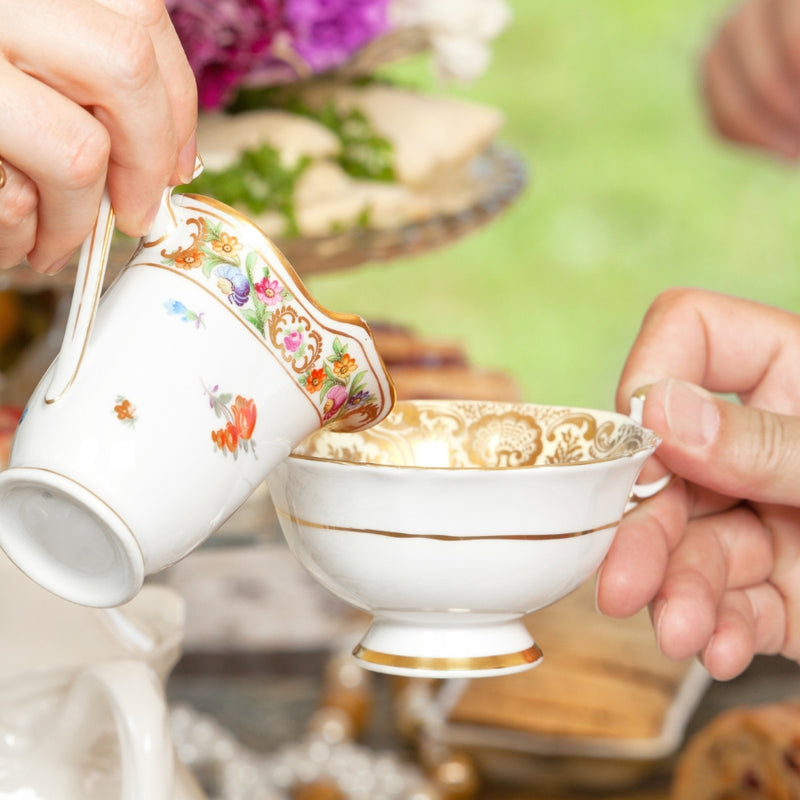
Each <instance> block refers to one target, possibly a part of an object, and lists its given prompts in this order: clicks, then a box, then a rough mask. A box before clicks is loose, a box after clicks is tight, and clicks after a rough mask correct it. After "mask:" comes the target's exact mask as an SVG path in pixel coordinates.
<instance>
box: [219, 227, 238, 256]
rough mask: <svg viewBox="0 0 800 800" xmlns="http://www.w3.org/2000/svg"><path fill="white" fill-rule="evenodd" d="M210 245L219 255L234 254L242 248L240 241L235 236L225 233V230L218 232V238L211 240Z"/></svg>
mask: <svg viewBox="0 0 800 800" xmlns="http://www.w3.org/2000/svg"><path fill="white" fill-rule="evenodd" d="M211 247H212V248H213V250H214V252H215V253H219V254H220V255H223V256H227V257H231V256H233V255H235V254H236V253H237V252H238V251H239V250H241V249H242V245H241V242H239V240H238V239H237V238H236V237H235V236H231V235H230V234H229V233H225V231H222V232H221V233H220V235H219V238H218V239H212V240H211Z"/></svg>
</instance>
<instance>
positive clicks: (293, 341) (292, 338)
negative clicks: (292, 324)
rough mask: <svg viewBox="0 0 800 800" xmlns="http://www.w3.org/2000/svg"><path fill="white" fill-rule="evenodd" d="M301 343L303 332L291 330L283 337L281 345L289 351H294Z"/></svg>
mask: <svg viewBox="0 0 800 800" xmlns="http://www.w3.org/2000/svg"><path fill="white" fill-rule="evenodd" d="M301 344H303V334H302V333H301V332H300V331H291V332H290V333H287V334H286V336H284V337H283V346H284V348H285V349H286V350H288V351H289V352H290V353H296V352H297V350H298V349H299V347H300V345H301Z"/></svg>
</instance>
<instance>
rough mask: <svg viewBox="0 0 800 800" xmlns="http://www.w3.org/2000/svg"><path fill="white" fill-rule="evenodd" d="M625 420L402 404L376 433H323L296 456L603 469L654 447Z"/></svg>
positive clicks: (556, 410) (544, 410)
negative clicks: (598, 463)
mask: <svg viewBox="0 0 800 800" xmlns="http://www.w3.org/2000/svg"><path fill="white" fill-rule="evenodd" d="M652 439H653V434H651V433H650V432H649V431H647V430H645V429H643V428H641V427H640V426H638V425H636V424H634V423H630V422H628V421H627V418H626V417H623V416H622V415H619V414H612V413H606V412H590V411H586V410H584V409H575V408H567V407H558V406H536V405H532V404H524V403H505V402H487V401H448V402H437V401H427V402H426V401H417V402H414V403H402V402H401V403H397V404H396V406H395V407H394V409H393V411H392V413H391V414H390V415H389V416H388V417H387V418H386V419H385V420H383V422H381V424H380V425H377V426H375V427H373V428H370V429H369V430H365V431H360V432H358V433H356V434H348V436H347V437H341V436H337V435H336V434H335V433H331V432H327V431H322V432H320V433H318V434H316V435H315V436H314V437H312V440H311V441H310V442H306V443H305V444H303V445H301V446H300V447H299V448H298V449H297V450H296V451H295V453H296V454H297V455H300V456H303V455H305V456H310V457H314V458H321V459H329V460H336V461H339V460H342V461H356V462H359V461H360V462H367V463H371V464H382V465H394V466H400V467H410V466H415V467H438V468H445V469H465V468H466V469H470V468H471V469H514V468H521V467H534V466H547V465H570V464H580V463H586V462H592V461H604V460H608V459H613V458H620V457H623V456H627V455H632V454H634V453H636V452H639V451H640V450H642V449H646V448H647V447H650V446H652V443H653V442H652Z"/></svg>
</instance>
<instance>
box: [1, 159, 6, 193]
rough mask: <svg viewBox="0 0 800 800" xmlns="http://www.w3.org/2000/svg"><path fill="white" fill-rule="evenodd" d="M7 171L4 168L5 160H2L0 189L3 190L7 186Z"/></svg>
mask: <svg viewBox="0 0 800 800" xmlns="http://www.w3.org/2000/svg"><path fill="white" fill-rule="evenodd" d="M6 180H7V178H6V171H5V168H4V167H3V159H2V158H0V189H2V188H3V187H4V186H5V185H6Z"/></svg>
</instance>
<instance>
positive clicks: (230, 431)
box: [211, 422, 239, 453]
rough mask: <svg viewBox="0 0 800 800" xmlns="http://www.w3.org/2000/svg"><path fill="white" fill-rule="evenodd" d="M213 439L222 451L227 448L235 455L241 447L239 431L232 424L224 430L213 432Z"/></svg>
mask: <svg viewBox="0 0 800 800" xmlns="http://www.w3.org/2000/svg"><path fill="white" fill-rule="evenodd" d="M211 438H212V440H213V441H214V444H215V445H216V446H217V447H219V449H220V450H225V448H227V449H228V450H230V451H231V453H235V452H236V448H237V447H238V446H239V430H238V428H237V427H236V426H235V425H234V424H233V423H232V422H229V423H228V424H227V425H226V426H225V427H224V428H220V429H219V430H216V431H211Z"/></svg>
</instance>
